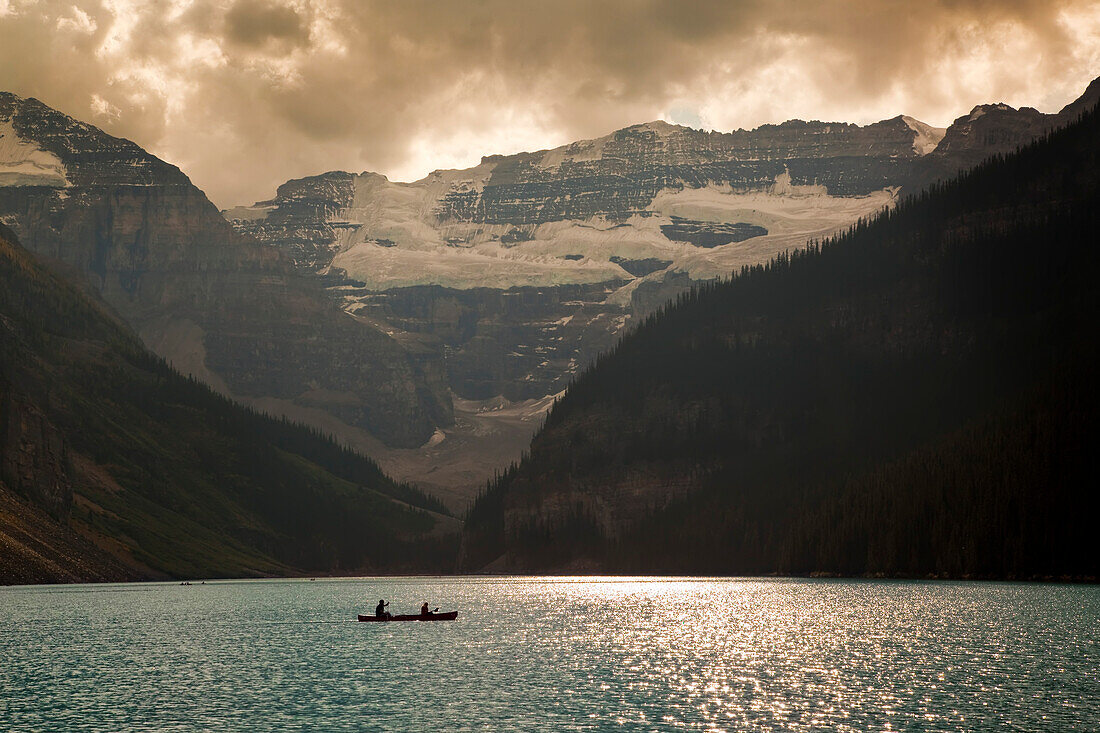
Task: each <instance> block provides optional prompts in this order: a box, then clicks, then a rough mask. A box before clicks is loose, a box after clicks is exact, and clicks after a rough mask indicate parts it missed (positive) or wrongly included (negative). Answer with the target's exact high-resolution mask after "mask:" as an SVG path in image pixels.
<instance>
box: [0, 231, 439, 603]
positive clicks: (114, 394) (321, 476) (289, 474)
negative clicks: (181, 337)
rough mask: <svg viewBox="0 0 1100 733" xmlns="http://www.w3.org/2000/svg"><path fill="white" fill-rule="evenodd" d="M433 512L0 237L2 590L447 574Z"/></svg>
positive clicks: (416, 496)
mask: <svg viewBox="0 0 1100 733" xmlns="http://www.w3.org/2000/svg"><path fill="white" fill-rule="evenodd" d="M440 509H441V507H440V505H439V504H438V502H435V501H434V500H430V499H428V498H427V497H426V496H424V495H423V494H421V493H420V492H418V491H416V490H415V489H411V488H409V487H408V486H405V485H402V484H397V483H395V482H393V481H392V480H390V479H389V478H387V477H386V476H385V475H384V474H383V473H382V472H381V471H380V470H379V469H378V467H377V465H375V464H374V463H373V462H372V461H370V460H368V459H366V458H363V457H362V456H360V455H358V454H355V453H352V452H350V451H348V450H347V449H345V448H342V447H340V446H338V445H336V444H335V443H332V442H331V441H329V440H328V439H326V438H324V437H322V436H321V435H319V434H318V433H316V432H315V431H312V430H309V429H307V428H304V427H302V426H299V425H295V424H292V423H288V422H286V421H285V420H282V421H277V420H275V419H272V418H268V417H264V416H260V415H258V414H256V413H255V412H252V411H250V410H248V409H246V408H243V407H241V406H239V405H236V404H234V403H232V402H230V401H228V400H227V399H225V398H224V397H222V396H221V395H218V394H216V393H214V392H212V391H211V390H210V389H209V388H208V387H206V386H205V385H202V384H200V383H198V382H196V381H195V380H193V379H189V378H185V377H183V376H181V375H180V374H179V373H177V372H176V371H174V370H172V369H171V368H169V367H168V366H167V365H166V364H165V362H164V361H162V360H161V359H159V358H157V357H156V356H154V355H153V354H152V353H150V352H149V351H148V350H147V349H146V348H145V347H144V346H143V345H142V343H141V341H140V340H139V339H138V338H137V337H136V336H135V335H134V334H133V333H132V332H131V331H130V330H128V329H127V328H126V327H125V326H123V325H122V324H120V323H119V322H118V321H117V320H116V319H115V317H114V316H112V315H111V314H110V313H109V312H108V311H107V309H106V308H105V306H103V305H102V304H99V303H96V302H95V301H93V300H92V299H91V298H90V297H89V296H87V295H86V294H84V293H82V292H80V291H78V290H77V289H76V288H74V287H73V286H71V285H70V284H68V283H67V282H65V281H63V280H62V279H60V278H59V277H57V276H56V275H54V274H52V273H51V272H50V271H48V270H47V269H46V268H44V267H43V266H42V265H40V264H39V262H38V261H37V259H36V258H35V257H34V256H33V255H32V254H31V253H29V252H28V251H26V250H25V249H23V248H22V247H21V246H20V244H19V243H18V242H17V241H16V238H15V236H14V234H13V233H12V232H11V231H10V230H9V229H7V228H5V227H3V226H2V225H0V582H5V583H24V582H46V581H78V580H125V579H135V578H164V577H174V578H181V577H182V578H188V577H211V576H232V577H241V576H250V575H270V574H287V573H295V572H306V571H313V572H317V571H332V570H343V571H348V570H353V569H364V570H368V571H372V572H378V571H388V570H406V571H408V570H416V571H424V570H440V569H449V567H450V563H451V558H452V557H453V552H454V545H453V543H452V542H451V541H450V540H449V539H448V536H450V537H453V536H454V533H455V532H456V530H457V526H458V522H457V520H454V519H452V518H451V517H447V516H443V515H441V514H440V513H439V510H440Z"/></svg>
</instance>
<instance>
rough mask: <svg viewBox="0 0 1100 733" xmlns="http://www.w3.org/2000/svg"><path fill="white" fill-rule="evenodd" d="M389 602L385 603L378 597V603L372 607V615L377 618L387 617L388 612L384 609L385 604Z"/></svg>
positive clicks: (388, 615)
mask: <svg viewBox="0 0 1100 733" xmlns="http://www.w3.org/2000/svg"><path fill="white" fill-rule="evenodd" d="M388 605H390V604H388V603H386V602H385V601H384V600H382V599H381V598H379V599H378V605H377V606H375V607H374V615H375V616H377V617H378V618H389V617H390V616H391V614H390V612H389V611H387V610H386V606H388Z"/></svg>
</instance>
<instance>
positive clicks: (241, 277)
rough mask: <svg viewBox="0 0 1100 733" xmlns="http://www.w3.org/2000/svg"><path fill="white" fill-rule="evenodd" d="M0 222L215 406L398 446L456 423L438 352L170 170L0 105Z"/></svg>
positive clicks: (64, 124)
mask: <svg viewBox="0 0 1100 733" xmlns="http://www.w3.org/2000/svg"><path fill="white" fill-rule="evenodd" d="M0 221H2V222H3V223H5V224H6V225H7V226H9V227H10V228H11V229H13V230H14V231H15V232H16V233H17V235H18V236H19V237H20V238H21V240H22V242H23V243H24V244H25V245H26V246H27V248H28V249H30V250H31V251H33V252H35V253H36V254H38V255H40V256H42V257H43V258H45V261H46V262H47V263H48V264H50V265H51V266H55V267H57V268H58V269H59V271H63V272H64V273H66V274H67V275H71V276H72V277H74V278H76V279H78V280H80V281H82V282H87V283H89V284H90V286H91V287H92V288H93V289H94V290H95V291H96V292H97V293H98V294H99V295H100V296H101V297H102V298H103V300H104V301H105V302H106V303H107V304H109V305H110V307H111V308H113V309H114V310H115V311H116V312H117V313H119V314H120V315H121V316H122V318H123V319H124V320H125V321H126V322H127V323H128V324H130V326H132V327H133V328H134V330H135V331H137V332H138V333H139V334H140V335H141V337H142V338H143V340H144V341H145V343H146V344H147V345H148V346H149V347H150V348H152V349H153V350H154V351H155V352H156V353H158V354H160V355H161V356H163V357H165V358H167V359H169V360H170V361H171V362H172V363H173V364H175V365H176V366H177V367H179V368H180V369H181V370H182V371H184V372H185V373H191V374H194V375H195V376H196V377H198V378H201V379H202V380H203V381H206V382H207V383H209V384H211V385H213V386H215V387H216V388H218V389H219V390H220V391H222V392H223V393H225V394H229V395H233V396H236V397H239V398H242V399H249V400H253V401H256V400H265V399H266V400H268V401H269V402H270V403H273V404H271V405H269V406H270V407H271V409H276V408H277V407H278V405H279V404H280V403H281V404H284V405H287V406H297V407H299V408H312V409H319V410H324V411H327V412H329V413H331V414H333V415H336V416H338V417H339V419H340V420H342V421H344V422H345V423H347V424H349V425H353V426H358V427H360V428H363V429H365V430H366V431H369V432H370V433H371V434H373V435H374V436H377V437H378V438H380V439H381V440H383V441H384V442H386V443H388V444H390V445H396V446H416V445H420V444H422V443H423V442H424V441H425V440H427V439H428V438H429V437H430V436H431V435H432V434H433V432H434V431H435V430H436V428H437V427H438V426H441V425H449V424H450V423H451V422H452V421H453V413H452V406H451V402H450V396H449V394H448V392H447V388H446V384H445V383H444V381H443V365H442V363H441V360H440V357H439V354H438V352H437V351H436V350H433V349H432V348H431V347H425V346H424V345H423V344H421V343H420V340H419V339H417V338H416V336H415V335H412V334H409V335H405V336H404V337H403V338H401V339H395V338H393V337H391V336H389V335H387V334H386V333H383V332H382V331H381V330H379V329H378V328H376V327H374V326H373V325H371V324H369V323H366V322H364V321H363V320H362V319H357V318H355V317H354V316H352V315H350V314H348V313H346V312H343V311H341V310H340V309H339V308H338V307H336V306H335V305H334V304H333V302H332V299H331V298H330V297H329V296H328V295H327V294H326V293H325V291H324V289H323V287H322V285H321V283H319V282H317V281H316V280H315V279H314V278H309V277H304V276H302V274H300V273H299V272H298V271H297V270H296V269H295V268H294V267H293V265H292V264H291V263H290V261H289V260H287V258H285V257H284V256H283V255H282V254H281V253H280V252H279V251H278V250H276V249H274V248H271V247H267V246H264V245H262V244H260V243H257V242H255V241H253V240H250V239H248V238H246V237H242V236H239V235H237V234H236V233H235V232H234V231H233V230H232V228H231V227H229V225H228V224H227V223H226V222H225V220H224V219H223V218H222V217H221V216H220V215H219V213H218V211H217V209H216V208H215V207H214V206H213V205H212V204H211V203H210V202H209V201H208V200H207V199H206V196H205V195H203V193H202V192H201V191H199V190H198V189H197V188H195V187H194V186H193V185H192V184H191V182H190V181H189V180H188V178H187V177H186V176H185V175H184V174H183V173H182V172H180V171H179V169H177V168H176V167H174V166H172V165H169V164H168V163H165V162H164V161H162V160H159V159H157V158H156V157H154V156H152V155H150V154H148V153H147V152H145V151H144V150H142V149H141V148H140V147H138V146H137V145H135V144H133V143H131V142H129V141H127V140H121V139H118V138H114V137H111V136H110V135H107V134H105V133H103V132H102V131H100V130H98V129H97V128H95V127H92V126H91V125H88V124H85V123H83V122H79V121H77V120H74V119H73V118H71V117H68V116H67V115H64V114H62V113H61V112H58V111H56V110H54V109H51V108H50V107H48V106H46V105H44V104H42V103H41V102H38V101H37V100H34V99H23V98H20V97H17V96H15V95H12V94H7V93H0Z"/></svg>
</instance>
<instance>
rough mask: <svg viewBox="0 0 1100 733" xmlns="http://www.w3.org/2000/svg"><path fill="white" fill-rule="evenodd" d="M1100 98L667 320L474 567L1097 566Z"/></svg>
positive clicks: (494, 525) (477, 544)
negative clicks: (1095, 105)
mask: <svg viewBox="0 0 1100 733" xmlns="http://www.w3.org/2000/svg"><path fill="white" fill-rule="evenodd" d="M1098 171H1100V119H1098V116H1097V114H1096V112H1095V111H1093V112H1090V113H1088V114H1086V115H1084V116H1083V117H1082V118H1081V119H1080V120H1079V121H1077V122H1075V123H1074V124H1072V125H1070V126H1069V127H1067V128H1065V129H1063V130H1059V131H1057V132H1054V133H1049V134H1047V135H1046V136H1045V137H1044V138H1043V139H1042V140H1040V141H1038V142H1036V143H1034V144H1031V145H1029V146H1027V147H1025V148H1023V149H1022V150H1020V151H1019V152H1016V153H1013V154H1010V155H1007V156H1004V157H995V158H993V159H991V160H990V161H989V162H986V163H984V164H982V165H981V166H979V167H978V168H977V169H975V170H973V171H971V172H970V173H968V174H964V175H962V176H961V177H958V178H956V179H954V180H952V181H949V182H947V183H941V184H937V185H934V186H932V187H931V188H930V189H929V190H927V191H926V192H924V193H922V194H920V195H917V196H915V197H913V198H910V199H908V200H906V201H904V202H903V203H901V204H900V205H899V206H898V207H896V208H895V209H894V210H891V211H888V212H884V213H883V214H881V215H880V216H878V217H875V218H874V219H873V220H871V221H861V222H860V223H859V224H857V225H856V226H854V227H853V228H852V229H851V230H850V231H849V232H848V233H846V234H844V235H841V236H838V237H835V238H833V239H831V240H829V241H826V242H824V243H820V244H813V245H812V246H810V247H809V248H808V249H807V250H806V251H799V252H795V253H793V254H791V255H785V256H782V257H780V258H778V259H777V260H775V261H773V262H772V263H771V264H769V265H767V266H764V267H755V268H750V269H746V270H743V271H742V272H741V273H740V274H739V275H738V276H736V277H734V278H733V279H732V280H731V281H729V282H724V283H720V284H716V285H713V286H705V287H700V288H698V289H696V290H694V291H692V292H691V293H690V294H688V295H686V296H683V297H681V298H680V300H679V301H678V302H677V303H676V304H675V305H674V306H672V307H670V308H668V309H667V310H666V311H664V312H662V313H660V314H658V315H657V316H655V317H652V318H650V319H649V320H648V321H647V322H646V323H645V324H644V325H642V326H641V327H640V328H639V329H638V331H637V332H635V333H633V334H631V335H630V336H628V337H626V338H625V339H624V340H623V342H622V343H621V344H620V345H619V346H618V347H617V348H616V349H615V351H614V352H613V353H611V354H609V355H607V356H606V357H604V358H602V359H600V360H599V362H598V363H597V364H596V365H595V366H594V367H593V368H592V369H591V370H589V371H588V372H587V373H585V374H584V375H583V376H582V377H580V378H579V379H578V380H577V381H576V382H575V384H573V385H572V387H571V388H570V389H569V391H568V392H567V393H566V395H565V396H564V398H563V399H562V400H561V401H560V402H559V404H557V406H556V407H555V408H554V409H553V411H552V412H551V414H550V416H549V418H548V420H547V423H546V425H545V427H544V429H543V430H542V431H541V432H540V433H539V434H538V435H537V436H536V438H535V439H534V441H533V443H532V445H531V452H530V455H529V456H528V457H526V458H525V459H524V460H523V461H522V463H521V464H520V465H519V466H518V467H515V468H513V469H512V470H510V471H509V472H508V473H507V474H506V475H505V476H504V477H503V478H502V479H500V480H499V481H498V482H496V483H495V484H494V485H493V486H491V488H490V489H489V490H488V492H487V493H486V494H485V495H484V496H483V497H482V498H481V499H480V500H479V501H478V502H477V504H476V505H475V506H474V508H473V510H472V511H471V514H470V517H469V521H468V523H467V534H466V538H465V545H464V556H463V564H464V567H466V568H469V569H478V568H482V567H487V566H488V567H491V568H494V569H501V570H522V571H546V570H559V569H593V570H597V569H598V570H604V571H627V572H670V573H681V572H682V573H723V574H737V573H770V572H780V573H812V572H826V573H843V574H877V573H882V574H887V575H925V574H937V575H952V576H968V575H969V576H983V577H1045V576H1059V575H1070V576H1093V577H1095V576H1096V575H1097V573H1098V563H1100V546H1098V541H1097V539H1096V537H1097V535H1096V533H1095V528H1094V527H1093V526H1092V525H1093V523H1092V520H1091V516H1090V515H1089V514H1088V513H1087V512H1086V511H1085V510H1084V509H1085V507H1086V506H1089V505H1090V502H1089V500H1090V499H1091V498H1092V492H1093V489H1092V487H1091V482H1089V481H1087V480H1085V479H1086V477H1088V471H1087V469H1088V467H1089V466H1090V464H1091V461H1090V459H1089V445H1088V438H1087V436H1089V435H1090V434H1092V432H1093V430H1094V428H1095V427H1096V425H1095V423H1096V415H1097V409H1096V408H1097V395H1096V388H1095V374H1096V367H1097V365H1098V349H1097V347H1098V343H1097V328H1096V316H1097V313H1098V307H1097V306H1098V302H1097V297H1098V296H1097V290H1096V285H1095V284H1096V282H1097V275H1100V268H1098V260H1097V250H1096V246H1095V242H1096V231H1097V226H1098V224H1100V222H1098V221H1097V218H1098V217H1097V213H1096V212H1097V204H1098V203H1100V201H1098V191H1100V180H1098V177H1100V173H1098Z"/></svg>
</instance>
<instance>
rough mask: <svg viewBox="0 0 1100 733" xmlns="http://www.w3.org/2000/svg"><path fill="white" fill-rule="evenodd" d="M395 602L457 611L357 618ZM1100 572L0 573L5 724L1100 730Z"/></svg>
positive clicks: (412, 608) (26, 727) (0, 692)
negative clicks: (112, 579)
mask: <svg viewBox="0 0 1100 733" xmlns="http://www.w3.org/2000/svg"><path fill="white" fill-rule="evenodd" d="M379 598H385V599H386V600H389V601H391V610H392V611H393V612H395V613H415V612H416V610H417V609H418V608H419V606H420V603H421V602H422V601H425V600H426V601H428V602H429V603H430V604H432V606H433V607H435V606H439V607H440V608H441V610H452V609H457V610H458V611H459V617H458V620H457V621H454V622H435V623H389V624H368V623H358V622H357V621H356V620H355V619H356V614H357V613H369V612H372V611H373V608H374V605H375V604H376V603H377V602H378V599H379ZM1098 670H1100V587H1097V586H1071V585H1045V584H1043V585H1038V584H1034V585H1033V584H1013V583H977V582H974V583H971V582H903V581H873V580H794V579H702V580H700V579H653V578H531V577H503V578H348V579H318V580H316V581H309V580H308V579H305V580H254V581H217V582H207V583H206V584H205V585H190V586H181V585H178V584H167V583H138V584H118V585H82V586H38V587H27V586H23V587H12V588H0V730H18V731H38V730H48V731H54V730H57V731H61V730H64V731H85V730H88V731H125V730H143V731H145V730H149V731H152V730H156V731H205V730H226V731H243V730H255V731H268V730H272V731H375V730H379V731H381V730H397V731H401V730H409V731H424V730H433V729H434V730H439V731H449V730H525V731H558V730H592V731H602V730H661V731H664V730H684V729H687V730H707V731H712V730H739V731H741V730H744V731H809V730H821V729H826V730H837V731H867V730H875V731H964V730H965V731H971V730H1024V731H1096V730H1098V729H1100V681H1098V679H1097V678H1098Z"/></svg>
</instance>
